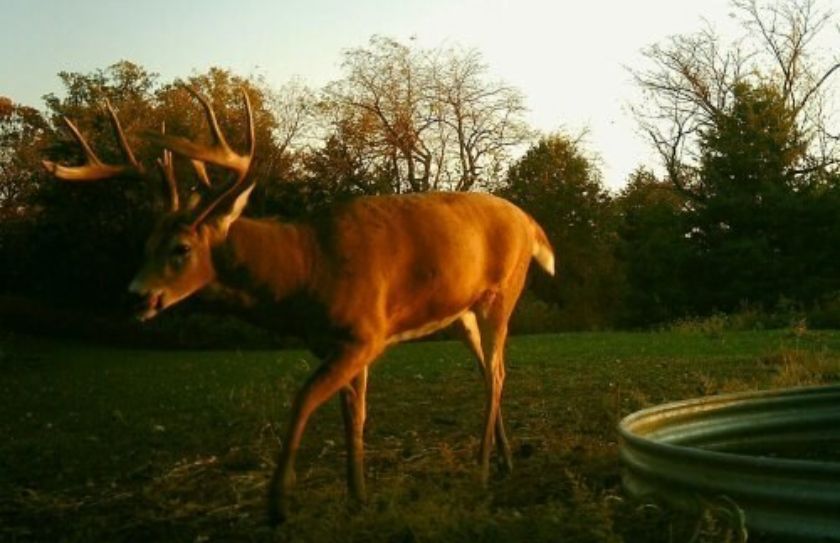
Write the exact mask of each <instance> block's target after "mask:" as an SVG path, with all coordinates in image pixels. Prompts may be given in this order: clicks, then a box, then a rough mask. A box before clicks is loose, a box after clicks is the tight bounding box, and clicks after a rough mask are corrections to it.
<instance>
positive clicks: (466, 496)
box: [0, 330, 840, 542]
mask: <svg viewBox="0 0 840 543" xmlns="http://www.w3.org/2000/svg"><path fill="white" fill-rule="evenodd" d="M314 365H315V362H314V359H313V358H311V357H310V356H309V355H307V354H306V353H303V352H297V351H284V352H269V351H244V352H238V351H208V352H195V351H183V352H167V351H139V350H138V351H132V350H121V349H111V348H104V347H97V346H90V345H83V344H71V343H65V342H53V341H49V340H40V339H34V338H27V337H17V336H9V337H6V338H0V366H2V374H1V375H2V377H0V436H3V438H2V441H0V541H71V542H75V541H79V542H81V541H188V542H200V541H384V542H412V541H524V540H528V541H592V542H596V541H597V542H600V541H633V542H636V541H642V542H644V541H651V542H653V541H682V540H685V539H687V536H686V534H689V533H693V531H694V530H695V528H696V523H695V520H696V519H690V518H683V517H682V516H680V515H676V514H670V513H668V512H665V511H663V510H661V509H659V508H656V507H641V506H639V504H636V503H633V502H632V501H630V500H629V499H627V498H625V497H623V495H622V492H621V488H620V477H619V474H620V470H619V465H618V453H617V437H616V431H615V427H616V424H617V422H618V421H619V420H620V419H621V417H623V416H624V415H627V414H629V413H631V412H632V411H635V410H637V409H639V408H641V407H645V406H648V405H653V404H656V403H660V402H663V401H669V400H677V399H683V398H689V397H695V396H699V395H704V394H711V393H717V392H725V391H738V390H751V389H756V388H771V387H783V386H793V385H798V384H815V383H821V382H828V381H836V380H837V379H838V377H840V333H838V332H807V331H801V330H797V331H795V332H794V331H761V332H740V333H725V332H724V333H716V334H711V335H710V334H702V333H685V332H679V331H672V332H660V333H581V334H563V335H550V336H531V337H519V338H514V339H513V340H512V341H511V343H510V345H509V349H508V382H507V387H506V390H505V401H504V408H505V417H506V421H507V423H508V427H509V434H510V436H511V438H512V441H513V447H514V453H515V462H516V466H515V469H514V472H513V474H511V475H510V476H508V477H507V478H501V477H498V476H497V477H495V478H494V480H493V482H492V483H491V485H490V487H489V488H488V489H482V488H481V487H480V486H479V485H478V484H477V469H476V466H475V462H474V458H475V452H476V450H477V445H478V429H479V427H480V425H481V417H482V415H481V411H482V403H483V392H482V385H481V383H480V381H479V378H478V373H477V370H476V369H475V367H474V362H473V361H472V360H471V359H470V356H469V354H468V352H467V350H466V349H465V348H464V347H463V346H462V345H461V344H459V343H453V342H434V343H432V342H430V343H417V344H411V345H404V346H400V347H398V348H395V349H393V350H392V351H390V352H389V353H388V354H387V355H386V356H385V357H384V359H383V360H382V361H380V362H379V363H377V364H376V365H375V367H374V368H373V370H372V373H371V383H370V391H369V422H368V426H367V430H366V445H367V466H366V468H367V480H368V490H369V493H370V503H369V504H368V505H367V506H366V507H364V508H363V509H361V510H353V509H352V508H350V507H348V502H347V500H346V498H345V490H344V459H343V441H342V439H343V432H342V429H341V418H340V416H339V413H338V407H337V403H336V402H335V401H331V402H330V403H328V404H327V405H325V406H324V407H323V408H322V409H321V410H320V411H318V412H317V413H316V414H315V415H314V416H313V418H312V419H311V421H310V425H309V427H308V430H307V433H306V435H305V437H304V442H303V445H302V449H301V453H300V456H299V461H298V470H297V471H298V487H297V491H296V494H295V503H296V505H295V508H294V513H295V514H294V516H293V518H292V519H291V521H290V522H289V523H288V524H287V525H285V526H284V527H282V528H280V529H278V530H276V531H272V530H269V529H268V528H266V527H265V522H264V512H263V509H264V493H265V485H266V481H267V478H268V477H269V476H270V474H271V470H272V469H273V464H274V458H275V456H276V453H277V451H278V450H279V446H280V436H282V435H283V434H282V429H283V428H284V427H285V424H286V416H287V412H288V409H289V404H290V401H291V398H292V397H293V394H294V392H295V391H296V390H297V387H298V386H299V385H300V383H301V382H302V381H303V379H304V378H305V376H306V375H307V374H308V373H309V372H310V371H311V370H312V369H313V368H314ZM701 524H702V525H701V528H702V529H701V532H700V533H701V537H700V539H698V541H721V540H725V537H726V534H727V533H728V532H727V529H726V527H725V526H724V527H721V526H720V525H719V523H717V524H716V523H715V521H714V519H705V520H704V522H703V523H701ZM704 538H705V539H704ZM750 541H760V539H754V538H753V537H752V536H751V539H750Z"/></svg>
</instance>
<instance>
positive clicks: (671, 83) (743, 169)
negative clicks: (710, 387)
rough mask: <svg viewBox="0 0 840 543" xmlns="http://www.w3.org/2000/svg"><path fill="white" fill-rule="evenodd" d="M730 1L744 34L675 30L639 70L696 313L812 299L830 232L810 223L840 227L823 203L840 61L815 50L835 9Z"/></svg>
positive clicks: (687, 302) (640, 110)
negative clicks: (678, 199) (676, 209)
mask: <svg viewBox="0 0 840 543" xmlns="http://www.w3.org/2000/svg"><path fill="white" fill-rule="evenodd" d="M733 6H734V9H735V10H736V13H737V14H738V15H739V16H740V19H741V22H742V23H743V25H744V28H745V29H746V31H747V35H746V38H745V39H743V40H741V41H739V42H737V43H736V44H735V45H732V46H726V45H724V44H723V43H722V42H721V40H720V38H719V37H718V36H716V35H715V33H714V32H713V31H712V30H711V29H710V28H706V29H705V30H703V31H702V32H700V33H698V34H694V35H689V36H676V37H674V38H672V39H671V40H670V41H668V42H667V43H666V44H664V45H654V46H652V47H651V48H649V49H648V50H647V51H646V53H645V55H646V57H647V59H648V61H649V62H650V67H649V68H647V69H644V70H637V71H635V72H634V76H635V78H636V81H637V83H638V84H639V85H640V87H641V88H642V90H643V92H644V93H645V96H646V100H645V101H644V102H643V103H641V104H639V105H637V106H636V107H635V108H634V111H635V112H636V115H637V117H638V119H639V122H640V125H641V127H642V129H643V130H644V132H646V133H647V134H648V136H649V137H650V140H651V142H652V143H653V145H654V147H655V148H656V149H657V151H658V152H659V154H660V156H661V157H662V162H663V165H664V166H665V171H666V175H667V181H668V182H669V183H671V184H672V185H673V187H674V189H675V190H676V191H678V192H679V193H680V194H681V195H682V196H683V198H685V203H684V205H683V212H682V213H681V215H680V217H681V221H680V223H681V224H679V223H675V228H677V229H678V230H677V232H679V233H681V235H683V236H684V237H685V238H684V239H685V242H684V243H685V245H684V246H682V247H680V248H679V249H678V246H677V245H674V246H673V247H674V249H675V251H676V252H675V253H674V254H676V255H678V256H679V261H681V262H683V263H684V264H683V265H682V267H681V269H683V270H685V272H686V273H685V275H684V279H685V280H686V282H685V283H684V285H683V288H684V290H685V293H686V295H687V298H686V299H684V300H683V302H684V303H683V302H680V306H679V307H683V308H685V310H686V311H692V312H697V313H707V312H709V311H713V310H730V309H734V308H736V307H737V306H738V305H740V304H743V303H745V302H746V303H756V304H761V305H764V306H765V307H769V306H773V305H774V304H775V303H776V302H777V300H778V299H779V298H780V297H784V298H793V299H795V300H797V301H800V302H802V303H809V302H811V301H813V300H814V299H815V298H816V297H818V296H819V293H818V292H816V290H815V288H814V285H815V284H816V283H815V282H812V281H810V280H809V279H810V278H811V277H816V276H817V275H819V277H824V276H823V275H822V272H818V271H817V270H816V269H814V268H811V267H810V266H813V265H817V261H818V260H820V259H823V260H824V258H825V251H824V250H822V249H820V248H819V247H818V244H819V242H820V241H819V240H824V239H827V238H826V232H824V229H825V227H824V226H823V227H820V226H818V224H817V222H815V221H814V220H813V219H814V217H815V215H817V214H818V215H819V216H820V220H821V221H826V222H827V223H829V224H833V223H835V222H836V219H832V218H831V214H830V212H829V211H828V207H826V205H825V204H826V203H827V202H829V201H832V200H831V198H830V196H831V195H832V194H833V190H832V189H831V188H829V187H830V185H831V181H830V180H832V179H836V172H837V171H838V165H840V154H838V148H837V146H836V145H835V146H832V145H830V141H831V134H830V128H831V126H830V125H831V122H832V118H831V116H830V115H829V114H828V111H827V109H826V107H825V106H826V104H827V101H828V100H829V98H830V96H831V93H832V91H833V87H832V85H833V84H835V83H836V80H837V76H836V74H837V72H838V71H840V59H838V58H837V57H835V58H834V59H832V60H831V61H830V62H828V63H827V64H826V63H823V64H820V63H819V62H818V60H819V57H818V56H817V55H814V54H813V53H812V51H811V47H812V46H813V44H814V43H815V40H816V38H817V37H818V35H819V34H820V33H821V32H822V31H823V30H824V29H825V28H826V26H827V24H828V22H829V21H830V17H829V14H828V13H826V12H821V11H819V10H818V9H817V7H816V3H815V1H814V0H787V1H785V2H781V3H772V4H769V3H763V2H759V1H758V0H743V1H742V0H737V1H735V2H733ZM823 198H825V199H823ZM815 211H818V213H815ZM837 211H838V210H835V211H834V214H835V215H836V213H837ZM821 231H822V234H820V232H821ZM675 233H676V232H675ZM828 237H832V236H828ZM674 239H675V240H676V239H677V238H674ZM817 255H821V256H820V257H817ZM822 267H823V269H825V265H824V264H823V266H822ZM831 269H833V267H831ZM819 283H820V284H822V285H823V287H826V286H829V287H830V288H835V287H831V286H830V285H831V284H832V282H831V281H828V282H826V281H824V280H821V281H819Z"/></svg>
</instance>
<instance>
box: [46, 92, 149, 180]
mask: <svg viewBox="0 0 840 543" xmlns="http://www.w3.org/2000/svg"><path fill="white" fill-rule="evenodd" d="M105 107H106V109H107V110H108V115H109V117H110V119H111V127H112V128H113V129H114V134H115V136H116V138H117V141H119V143H120V150H121V151H122V153H123V156H124V157H125V159H126V160H127V161H128V164H107V163H105V162H103V161H102V160H101V159H100V158H99V157H98V156H97V155H96V153H95V152H94V151H93V149H92V148H91V146H90V145H89V144H88V142H87V140H85V138H84V136H82V133H81V132H80V131H79V129H78V128H77V127H76V125H75V124H73V121H71V120H70V119H68V118H67V117H62V120H64V123H65V124H66V125H67V128H69V129H70V132H71V133H72V134H73V137H74V138H75V140H76V141H77V142H78V143H79V145H80V146H81V147H82V151H83V152H84V154H85V163H84V164H82V165H81V166H62V165H61V164H58V163H56V162H53V161H51V160H44V161H42V163H43V165H44V168H46V169H47V171H48V172H50V173H51V174H53V175H55V176H56V177H57V178H58V179H61V180H63V181H99V180H102V179H108V178H111V177H117V176H120V175H126V174H132V175H142V174H143V173H144V170H143V167H142V166H141V165H140V163H139V162H137V159H136V158H135V157H134V153H132V152H131V148H130V147H129V146H128V141H127V140H126V137H125V133H124V132H123V129H122V126H121V125H120V120H119V118H117V114H116V113H115V112H114V108H112V107H111V103H110V102H109V101H108V100H106V101H105Z"/></svg>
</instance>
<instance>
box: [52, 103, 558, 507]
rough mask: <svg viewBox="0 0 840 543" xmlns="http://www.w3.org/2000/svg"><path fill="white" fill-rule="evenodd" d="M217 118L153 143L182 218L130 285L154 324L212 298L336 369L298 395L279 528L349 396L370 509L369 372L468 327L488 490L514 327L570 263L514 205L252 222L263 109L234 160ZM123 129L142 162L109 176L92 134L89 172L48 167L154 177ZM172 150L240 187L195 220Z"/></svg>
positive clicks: (162, 227) (351, 467) (434, 200)
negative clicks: (307, 440)
mask: <svg viewBox="0 0 840 543" xmlns="http://www.w3.org/2000/svg"><path fill="white" fill-rule="evenodd" d="M192 92H193V94H194V95H195V96H196V97H197V98H198V100H199V101H200V102H201V104H202V106H203V107H204V110H205V113H206V116H207V119H208V123H209V125H210V132H211V135H212V138H213V144H212V145H210V146H202V145H198V144H196V143H193V142H191V141H189V140H187V139H184V138H180V137H175V136H171V135H164V134H149V135H147V137H148V138H150V139H152V140H153V141H155V142H157V143H158V144H160V145H161V146H162V147H163V148H165V149H167V150H165V151H164V159H163V160H159V161H158V165H159V166H160V169H161V170H162V172H163V176H164V178H165V179H166V180H167V182H168V184H169V188H170V210H169V211H168V212H166V213H165V214H164V215H163V216H162V217H161V218H160V220H159V221H158V223H157V226H156V227H155V229H154V231H153V232H152V234H151V236H150V237H149V239H148V242H147V243H146V249H145V252H146V257H145V258H146V259H145V263H144V265H143V266H142V269H141V270H140V271H139V273H137V276H136V277H135V278H134V280H133V281H132V283H131V285H130V287H129V288H130V290H131V291H132V292H133V293H135V294H136V295H138V296H139V297H141V298H142V307H141V309H140V310H139V314H138V316H139V318H141V319H143V320H146V319H150V318H152V317H154V316H155V315H157V314H158V313H159V312H160V311H162V310H164V309H166V308H167V307H169V306H171V305H173V304H175V303H177V302H178V301H180V300H183V299H185V298H187V297H188V296H190V295H192V294H195V293H198V292H201V293H202V294H203V295H206V296H208V297H210V298H213V299H217V300H222V301H223V302H225V303H226V304H228V305H229V306H230V307H231V309H232V310H234V311H237V312H239V313H241V314H242V315H245V316H247V317H249V318H250V319H251V320H252V321H256V322H258V323H262V324H263V325H264V326H268V327H271V326H278V325H280V324H284V325H290V326H292V328H293V329H294V331H295V332H296V333H297V334H298V335H300V336H302V337H303V338H304V339H305V340H306V341H307V342H308V345H309V346H310V348H311V349H312V351H313V352H314V353H315V354H316V355H317V356H318V357H319V358H320V359H321V365H320V366H319V367H318V369H317V370H315V372H314V373H313V374H312V375H311V376H310V377H309V379H308V380H307V381H306V383H305V384H304V385H303V387H302V388H301V390H300V392H299V393H298V395H297V397H296V398H295V401H294V404H293V407H292V412H291V419H290V422H289V427H288V434H287V436H286V440H285V441H284V442H283V449H282V453H281V454H280V457H279V461H278V464H277V468H276V470H275V472H274V476H273V478H272V480H271V486H270V489H269V516H270V519H271V521H272V522H273V523H277V522H281V521H282V520H283V519H284V518H285V517H286V514H287V503H288V497H289V494H290V491H291V488H292V486H293V484H294V479H295V475H294V461H295V453H296V451H297V450H298V445H299V443H300V440H301V437H302V435H303V432H304V428H305V426H306V422H307V420H308V419H309V416H310V415H311V414H312V413H313V411H315V410H316V409H317V408H318V406H320V405H321V404H323V403H324V402H325V401H326V400H328V399H329V398H330V397H332V396H333V395H334V394H335V393H336V392H340V394H341V408H342V413H343V418H344V425H345V434H346V440H347V443H346V447H347V477H348V486H349V492H350V495H351V496H352V497H353V498H355V499H357V500H360V501H363V500H364V498H365V488H364V472H363V467H362V461H363V441H362V437H363V428H364V423H365V394H366V386H367V368H368V366H369V365H370V364H371V363H372V362H373V361H374V359H376V357H377V356H379V355H380V354H381V353H382V351H383V350H385V348H386V347H388V346H389V345H392V344H394V343H398V342H400V341H404V340H408V339H413V338H417V337H421V336H424V335H427V334H431V333H432V332H435V331H437V330H440V329H441V328H444V327H445V326H448V325H450V324H453V323H459V325H460V326H461V327H462V329H463V331H464V332H465V333H464V337H465V341H466V343H467V345H468V346H469V347H470V349H471V350H472V352H473V354H474V355H475V356H476V358H477V359H478V362H479V367H480V368H481V370H482V374H483V376H484V384H485V392H486V400H485V407H484V411H485V413H484V415H485V416H484V428H483V432H482V436H481V445H480V449H479V462H480V470H481V472H480V473H481V480H482V482H485V483H486V481H487V479H488V476H489V469H490V466H489V464H490V453H491V448H492V446H493V443H494V441H495V444H496V447H497V448H498V452H499V454H500V455H501V462H502V467H503V468H506V469H510V468H511V467H512V465H511V451H510V446H509V445H508V441H507V438H506V437H505V430H504V424H503V422H502V412H501V407H500V400H501V396H502V386H503V384H504V380H505V368H504V347H505V341H506V339H507V334H508V320H509V318H510V315H511V312H512V311H513V307H514V304H515V303H516V300H517V298H518V297H519V294H520V292H521V291H522V288H523V285H524V283H525V277H526V273H527V271H528V267H529V264H530V262H531V259H532V258H533V259H535V260H536V261H537V263H538V264H539V265H540V266H541V267H542V268H543V269H544V270H545V271H546V272H548V273H550V274H553V273H554V256H553V253H552V250H551V247H550V245H549V243H548V240H547V239H546V236H545V234H544V232H543V230H542V229H541V228H540V226H539V225H538V224H537V223H536V222H535V221H534V220H533V219H532V218H531V217H530V216H529V215H527V214H526V213H525V212H523V211H522V210H521V209H519V208H518V207H516V206H514V205H513V204H510V203H509V202H507V201H505V200H502V199H500V198H496V197H493V196H490V195H487V194H464V193H457V194H456V193H429V194H414V195H406V196H375V197H360V198H358V199H356V200H353V201H351V202H349V203H345V204H342V205H339V206H336V207H334V208H333V209H332V210H331V211H330V212H329V213H325V214H322V216H319V217H318V218H316V219H314V220H312V221H309V222H300V223H284V222H281V221H279V220H275V219H250V218H244V217H242V216H241V213H242V210H243V208H244V207H245V205H246V203H247V201H248V196H249V195H250V194H251V190H252V189H253V188H254V182H253V181H247V180H246V179H247V174H248V169H249V167H250V164H251V160H252V158H253V155H254V128H253V120H252V113H251V105H250V102H249V100H248V96H247V94H245V93H244V92H243V95H244V98H245V104H246V110H247V117H248V120H247V133H248V147H249V149H248V152H247V154H239V153H236V152H235V151H233V150H232V149H231V148H230V146H229V145H228V143H227V142H226V140H225V137H224V136H223V134H222V132H221V130H220V128H219V125H218V122H217V121H216V117H215V115H214V113H213V109H212V107H211V105H210V104H209V103H208V101H207V100H206V99H205V98H204V97H202V96H200V95H199V94H197V93H196V92H195V91H192ZM108 110H109V113H110V117H111V121H112V124H113V127H114V130H115V132H116V134H117V139H118V140H119V141H120V144H121V147H122V150H123V153H124V155H125V157H126V159H127V162H128V164H126V165H124V166H115V165H109V164H105V163H103V162H102V161H101V160H100V159H99V158H98V157H97V156H96V154H95V153H94V152H93V150H92V149H91V148H90V146H89V145H88V144H87V143H86V142H85V140H84V138H83V137H82V136H81V134H80V133H79V131H78V130H77V129H76V128H75V126H73V124H72V123H71V122H70V121H69V120H67V121H66V122H67V125H68V126H69V128H70V129H71V131H72V132H73V134H74V136H75V138H76V139H77V140H78V142H79V143H80V145H81V146H82V148H83V150H84V153H85V155H86V157H87V158H86V163H85V164H84V165H82V166H76V167H66V166H60V165H58V164H55V163H52V162H47V161H45V162H44V165H45V167H46V168H47V169H48V170H49V171H51V172H52V173H53V174H55V176H56V177H58V178H59V179H63V180H68V181H92V180H97V179H105V178H109V177H114V176H117V175H125V174H140V175H143V174H145V170H144V169H143V167H142V166H141V165H140V164H138V162H137V160H135V158H134V156H133V154H132V153H131V150H130V149H129V147H128V144H127V142H126V138H125V135H124V134H123V131H122V129H121V128H120V124H119V121H118V119H117V117H116V115H115V114H114V112H113V110H112V109H111V108H110V106H108ZM170 151H172V152H175V153H177V154H179V155H183V156H185V157H188V158H189V159H191V160H192V161H193V164H194V166H195V168H196V171H197V172H198V174H199V176H200V177H201V178H202V179H203V180H205V181H207V175H206V170H205V168H204V164H205V163H209V164H213V165H216V166H220V167H222V168H225V169H229V170H232V171H233V172H234V173H235V179H234V180H233V181H232V182H231V183H230V184H229V185H227V186H226V187H224V188H223V189H222V190H220V191H217V193H216V195H215V196H214V197H210V198H208V199H206V201H203V202H200V203H198V204H197V205H196V206H193V207H190V208H180V207H179V198H178V192H177V188H176V186H175V180H174V174H173V168H172V158H171V155H170Z"/></svg>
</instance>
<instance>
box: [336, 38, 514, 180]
mask: <svg viewBox="0 0 840 543" xmlns="http://www.w3.org/2000/svg"><path fill="white" fill-rule="evenodd" d="M343 67H344V70H345V76H344V78H343V79H340V80H338V81H335V82H333V83H332V84H330V85H329V86H328V87H327V93H326V99H325V102H324V107H325V110H326V111H327V112H328V114H329V115H330V117H331V124H332V127H333V135H332V136H333V138H335V139H337V140H339V141H341V142H342V145H343V146H344V147H345V148H346V149H348V150H349V151H350V154H352V155H354V156H356V157H357V159H358V161H359V163H360V164H362V166H363V168H364V169H365V170H366V171H368V172H370V173H371V174H372V175H373V176H376V177H378V178H390V179H391V184H390V186H388V187H378V188H379V189H385V188H387V189H388V191H389V192H404V191H412V192H419V191H426V190H445V189H454V190H469V189H470V188H473V187H474V186H477V185H484V186H490V185H492V184H493V183H494V182H497V181H498V177H499V176H500V175H501V172H502V170H503V164H504V162H505V161H506V160H507V159H508V158H509V157H508V155H507V153H508V151H509V150H510V149H513V148H515V147H516V146H518V145H521V144H522V143H523V142H525V141H526V140H527V138H528V137H529V136H530V133H529V131H528V130H527V128H526V125H525V123H524V122H523V120H522V116H523V114H524V106H523V99H522V96H521V94H520V93H519V92H518V91H516V90H515V89H513V88H511V87H509V86H506V85H504V84H503V83H498V82H489V81H487V79H486V66H485V65H484V64H483V63H482V61H481V57H480V55H479V54H478V53H477V52H476V51H473V50H468V51H462V50H458V49H448V50H434V49H433V50H422V49H419V48H416V47H414V46H413V45H404V44H402V43H399V42H397V41H395V40H392V39H387V38H382V37H376V36H375V37H373V38H372V39H371V40H370V43H369V45H368V47H364V48H357V49H351V50H350V51H348V52H347V53H346V54H345V58H344V63H343Z"/></svg>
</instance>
